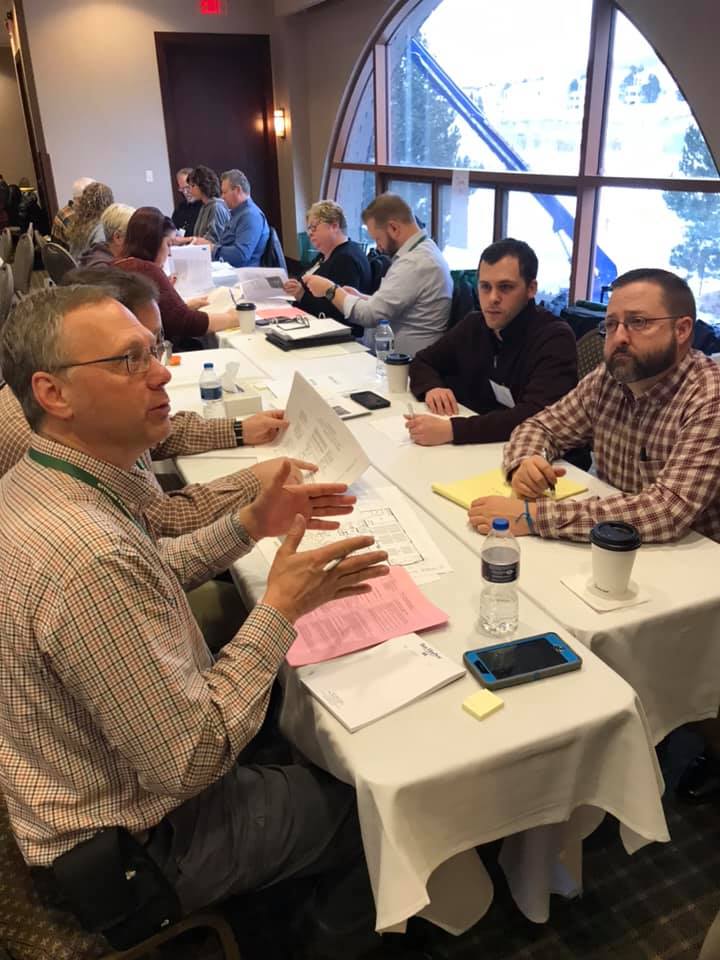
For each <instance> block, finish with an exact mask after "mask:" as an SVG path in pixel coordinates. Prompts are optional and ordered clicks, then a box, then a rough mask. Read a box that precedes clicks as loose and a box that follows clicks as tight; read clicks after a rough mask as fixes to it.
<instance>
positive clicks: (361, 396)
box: [350, 390, 390, 410]
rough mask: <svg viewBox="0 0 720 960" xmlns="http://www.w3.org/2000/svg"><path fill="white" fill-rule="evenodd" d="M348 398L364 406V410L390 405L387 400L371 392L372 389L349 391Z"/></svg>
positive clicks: (380, 408)
mask: <svg viewBox="0 0 720 960" xmlns="http://www.w3.org/2000/svg"><path fill="white" fill-rule="evenodd" d="M350 399H351V400H354V401H355V403H359V404H360V406H361V407H365V409H366V410H382V409H383V408H384V407H389V406H390V401H389V400H386V399H385V397H381V396H380V394H378V393H373V392H372V390H359V391H358V392H357V393H351V394H350Z"/></svg>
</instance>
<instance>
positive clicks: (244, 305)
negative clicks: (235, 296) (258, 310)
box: [235, 300, 255, 310]
mask: <svg viewBox="0 0 720 960" xmlns="http://www.w3.org/2000/svg"><path fill="white" fill-rule="evenodd" d="M235 309H236V310H254V309H255V304H254V303H251V302H250V301H249V300H242V301H241V302H240V303H236V304H235Z"/></svg>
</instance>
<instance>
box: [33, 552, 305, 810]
mask: <svg viewBox="0 0 720 960" xmlns="http://www.w3.org/2000/svg"><path fill="white" fill-rule="evenodd" d="M121 597H123V598H130V597H132V598H134V601H133V602H132V603H129V602H128V603H126V602H119V599H118V598H121ZM294 637H295V631H294V629H293V628H292V626H291V624H290V623H289V622H288V621H287V620H286V619H285V618H284V617H283V616H282V615H281V614H280V613H278V612H277V611H276V610H275V609H274V608H272V607H268V606H263V605H260V606H258V607H256V608H255V609H254V610H253V611H252V613H251V614H250V615H249V617H248V619H247V620H246V622H245V624H244V625H243V626H242V627H241V628H240V630H239V631H238V633H237V634H236V636H235V637H234V638H233V640H231V641H230V643H229V644H227V645H226V646H225V647H224V649H223V651H222V652H221V654H220V656H219V658H218V660H217V661H216V662H215V663H214V664H213V663H212V661H211V660H210V658H209V655H206V653H205V651H204V648H203V647H202V645H201V641H200V640H199V638H198V637H197V626H196V625H195V624H194V623H193V621H192V616H191V614H190V613H189V609H188V608H187V604H186V602H185V601H184V598H183V597H182V595H181V594H180V595H179V596H178V597H172V598H169V597H168V573H167V571H166V569H165V568H164V565H163V564H161V563H160V564H158V563H157V562H155V563H152V562H151V555H149V554H148V553H147V552H143V551H141V550H133V549H132V548H131V547H130V546H128V545H127V544H124V545H122V547H121V548H118V547H117V546H116V547H115V548H110V549H107V550H105V551H104V552H103V553H102V554H101V555H98V556H96V557H95V558H94V560H93V563H91V564H84V565H83V566H82V567H78V568H77V569H76V571H75V575H74V576H73V577H72V578H70V579H69V582H68V583H67V584H66V589H64V591H63V594H62V597H61V599H60V601H59V603H58V604H57V605H56V612H55V615H54V617H53V622H52V623H51V624H49V625H48V630H47V631H46V633H45V636H44V637H43V638H42V645H43V652H44V655H45V656H46V658H47V659H48V661H49V662H50V663H51V664H52V669H53V672H54V675H55V676H56V677H57V680H58V682H59V683H60V684H62V686H63V687H64V688H65V689H67V690H68V691H70V692H71V694H72V696H73V698H74V700H75V702H76V704H77V710H78V711H87V712H88V713H89V715H90V716H92V718H93V721H94V723H95V725H96V726H97V727H99V728H100V729H102V732H103V738H104V741H105V743H106V744H107V746H108V747H109V749H111V750H113V751H116V752H117V753H118V754H119V755H120V756H122V757H123V758H124V760H125V761H126V762H127V763H128V764H129V765H130V766H131V767H132V769H133V770H134V771H135V772H136V775H137V778H138V781H139V784H140V786H141V788H143V789H145V790H149V791H150V792H151V793H155V794H157V795H159V796H170V797H175V798H178V799H180V800H184V799H187V798H189V797H192V796H194V795H196V794H197V793H198V792H199V791H200V790H202V789H204V788H205V787H206V786H207V785H208V784H210V783H212V782H213V781H214V780H216V779H217V778H218V777H219V776H221V775H222V774H223V773H225V772H226V771H227V769H228V768H229V767H230V765H231V764H232V763H233V762H234V760H235V758H236V757H237V755H238V754H239V753H240V751H241V750H242V749H243V748H244V747H245V746H246V745H247V743H248V742H249V740H250V739H251V738H252V737H253V736H254V734H255V733H256V732H257V730H258V729H259V727H260V724H261V723H262V720H263V717H264V715H265V711H266V709H267V702H268V698H269V693H270V688H271V685H272V680H273V678H274V676H275V674H276V672H277V670H278V668H279V665H280V663H281V662H282V659H283V657H284V656H285V654H286V652H287V650H288V649H289V647H290V645H291V644H292V642H293V639H294ZM198 651H200V653H199V652H198ZM149 721H151V722H149Z"/></svg>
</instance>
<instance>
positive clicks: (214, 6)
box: [198, 0, 226, 17]
mask: <svg viewBox="0 0 720 960" xmlns="http://www.w3.org/2000/svg"><path fill="white" fill-rule="evenodd" d="M198 10H199V11H200V13H202V14H204V15H205V16H208V17H221V16H223V15H224V14H225V12H226V11H225V0H199V2H198Z"/></svg>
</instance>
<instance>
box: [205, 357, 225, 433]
mask: <svg viewBox="0 0 720 960" xmlns="http://www.w3.org/2000/svg"><path fill="white" fill-rule="evenodd" d="M222 395H223V392H222V384H221V383H220V378H219V377H218V375H217V374H216V373H215V366H214V364H212V363H204V364H203V372H202V373H201V374H200V399H201V400H202V405H203V416H204V417H205V419H206V420H217V419H220V418H221V417H224V416H225V404H224V403H223V398H222Z"/></svg>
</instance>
